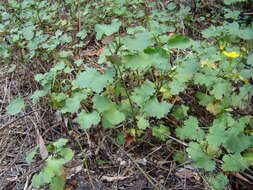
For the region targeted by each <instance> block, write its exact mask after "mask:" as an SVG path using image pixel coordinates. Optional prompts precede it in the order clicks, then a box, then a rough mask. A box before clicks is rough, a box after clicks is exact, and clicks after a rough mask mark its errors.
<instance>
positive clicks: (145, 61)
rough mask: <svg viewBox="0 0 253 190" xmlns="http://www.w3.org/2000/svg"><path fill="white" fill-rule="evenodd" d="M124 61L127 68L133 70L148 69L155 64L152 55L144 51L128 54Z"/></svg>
mask: <svg viewBox="0 0 253 190" xmlns="http://www.w3.org/2000/svg"><path fill="white" fill-rule="evenodd" d="M122 63H124V66H125V67H126V68H129V69H132V70H148V69H150V68H151V66H152V65H153V64H152V58H151V56H150V55H149V54H146V53H144V52H140V53H136V54H132V55H126V56H124V57H123V59H122Z"/></svg>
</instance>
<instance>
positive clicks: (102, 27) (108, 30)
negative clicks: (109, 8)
mask: <svg viewBox="0 0 253 190" xmlns="http://www.w3.org/2000/svg"><path fill="white" fill-rule="evenodd" d="M120 26H121V21H120V20H118V19H113V20H112V23H111V24H109V25H107V24H96V25H95V31H96V33H97V35H96V39H97V40H101V38H102V37H103V35H106V36H109V35H112V34H113V33H115V32H118V31H119V28H120Z"/></svg>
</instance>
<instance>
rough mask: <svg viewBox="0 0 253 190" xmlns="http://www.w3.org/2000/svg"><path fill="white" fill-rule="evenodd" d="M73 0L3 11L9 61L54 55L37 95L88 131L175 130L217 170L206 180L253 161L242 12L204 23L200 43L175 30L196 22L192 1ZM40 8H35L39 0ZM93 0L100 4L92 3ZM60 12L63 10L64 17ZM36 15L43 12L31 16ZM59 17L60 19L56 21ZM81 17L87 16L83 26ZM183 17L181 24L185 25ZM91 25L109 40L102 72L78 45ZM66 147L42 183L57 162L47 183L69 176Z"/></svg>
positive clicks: (197, 162) (200, 163) (205, 165)
mask: <svg viewBox="0 0 253 190" xmlns="http://www.w3.org/2000/svg"><path fill="white" fill-rule="evenodd" d="M66 2H67V5H65V4H64V3H63V4H62V3H60V2H58V3H56V4H54V5H52V4H50V3H48V2H47V1H39V2H35V1H24V2H23V4H22V6H18V4H17V2H16V1H11V3H10V5H11V7H12V8H14V9H17V11H20V12H25V13H26V14H27V15H28V16H27V15H26V14H21V18H22V22H21V21H20V18H19V17H20V16H19V15H17V14H15V13H13V12H11V11H9V12H8V11H3V12H2V17H1V19H2V21H3V24H1V25H0V29H1V33H5V39H4V40H2V41H1V42H0V43H1V45H2V46H1V47H2V48H1V49H0V53H1V55H2V56H3V58H4V59H5V60H9V61H10V59H11V57H10V55H11V53H12V52H13V51H18V52H20V56H18V60H19V61H20V63H23V64H24V65H25V64H27V61H28V59H33V60H36V59H35V58H38V57H39V58H40V59H41V60H43V61H45V62H47V63H48V64H49V63H51V62H53V63H54V64H53V65H52V66H51V67H50V69H48V71H47V72H44V73H43V74H36V75H35V80H36V81H37V82H39V83H40V85H41V89H40V90H37V91H35V93H34V94H33V95H32V97H31V98H32V99H33V100H34V102H36V101H39V99H40V98H42V97H44V96H48V97H49V98H50V103H51V105H52V106H53V107H54V109H58V110H60V112H61V113H62V114H65V115H72V114H73V115H77V117H76V121H77V122H78V123H79V125H80V128H81V129H83V130H89V129H90V128H91V127H95V126H97V125H100V124H101V125H102V126H103V127H105V128H112V129H114V127H115V126H119V125H121V124H122V125H123V126H124V128H127V129H128V130H132V131H136V130H138V131H140V132H139V133H140V135H136V136H135V137H136V138H137V139H138V138H141V136H142V134H144V133H145V132H146V131H151V133H152V135H153V136H154V137H156V138H158V139H160V140H162V141H167V140H168V139H169V138H170V137H171V136H176V138H179V139H180V140H182V141H185V142H186V143H187V144H188V147H187V148H186V152H187V153H188V155H189V158H190V159H191V160H192V162H193V165H194V166H195V167H196V168H200V169H203V170H204V171H207V172H210V176H209V177H208V180H207V181H209V183H210V184H211V185H212V186H213V187H214V188H215V189H223V188H224V186H225V185H226V184H227V183H228V180H227V177H226V176H225V175H223V172H218V171H224V172H227V171H233V172H236V171H243V170H245V169H247V168H248V167H249V166H250V165H251V164H252V163H251V162H250V158H249V154H248V153H249V152H248V150H249V149H250V148H251V147H253V136H252V134H253V132H252V127H253V125H252V123H251V122H250V120H251V119H252V116H251V115H250V111H248V110H249V109H250V108H249V104H250V98H251V97H252V96H253V86H252V74H251V73H252V71H253V64H252V59H253V56H252V55H253V54H252V50H251V49H250V48H251V47H252V45H253V33H252V31H253V30H252V25H245V24H241V23H240V22H239V20H237V19H236V18H237V17H238V15H239V12H238V11H237V10H231V9H224V10H222V11H224V13H225V18H226V19H233V20H234V22H232V23H228V22H226V21H224V22H217V24H210V26H209V27H207V28H206V29H204V30H202V31H199V33H200V34H201V35H202V36H201V37H202V38H201V39H202V40H201V41H200V40H193V39H191V38H189V37H187V36H186V35H183V34H180V33H177V32H176V31H180V30H182V31H185V27H188V26H189V27H191V29H192V26H191V25H192V22H193V20H194V18H193V14H192V13H191V8H190V7H183V6H181V8H180V6H178V5H177V4H175V3H169V4H167V5H166V6H162V7H160V6H159V4H156V3H151V4H150V5H149V6H148V5H147V4H146V3H145V2H144V1H141V0H136V1H131V4H130V3H129V1H118V0H107V1H103V4H99V3H97V2H92V3H88V4H86V3H85V1H82V0H78V1H77V0H76V1H74V0H69V1H66ZM224 2H225V3H226V4H232V3H235V2H239V1H224ZM35 6H36V7H37V9H33V8H32V7H35ZM94 7H95V8H96V10H97V11H92V10H93V8H94ZM119 7H123V8H122V9H119ZM1 10H3V9H1ZM60 10H64V11H66V15H67V17H66V18H65V19H61V15H60ZM98 13H99V14H98ZM31 14H34V15H36V17H32V19H31V17H29V15H31ZM136 15H137V16H136ZM135 17H136V19H135ZM55 18H59V20H60V21H59V22H57V23H56V24H54V22H53V21H54V19H55ZM198 19H199V18H198ZM80 20H85V21H86V23H85V24H84V25H81V24H80ZM71 21H76V22H75V24H76V25H78V27H77V26H76V25H75V24H71V23H72V22H71ZM182 22H183V23H185V25H184V26H182V25H181V24H180V25H179V24H178V23H182ZM140 23H141V24H140ZM46 26H48V27H49V28H47V29H45V28H46ZM9 28H11V29H10V30H7V29H9ZM8 31H9V32H8ZM50 32H51V34H50V35H49V34H48V33H50ZM92 32H94V33H95V35H96V36H95V38H96V40H102V41H103V39H106V38H110V39H111V40H109V41H110V42H109V43H106V44H107V45H106V46H105V47H104V51H103V53H102V54H100V55H99V58H98V64H102V63H106V66H104V67H103V69H102V71H101V70H98V69H95V68H92V67H89V66H87V65H86V64H85V62H86V60H85V58H82V57H80V55H79V53H78V52H80V51H81V48H82V47H83V45H84V44H83V43H82V42H80V41H82V40H85V39H86V37H87V36H89V34H90V33H92ZM175 32H176V33H175ZM168 34H169V35H168ZM7 42H8V43H7ZM189 91H191V93H190V94H189V95H188V92H189ZM184 96H190V97H191V99H193V100H194V102H195V104H194V105H192V104H191V103H188V102H187V101H184V100H183V97H184ZM23 107H24V103H23V101H22V100H21V99H18V101H17V100H16V101H14V102H13V103H11V104H10V105H9V107H8V108H7V111H8V113H10V114H15V113H18V112H20V111H21V109H22V108H23ZM196 107H197V108H199V109H200V108H201V109H202V108H203V109H204V110H205V111H206V112H207V114H209V115H212V117H213V118H214V119H213V120H211V121H209V122H208V123H205V122H202V121H201V117H199V115H198V114H194V113H195V112H196V111H198V110H194V109H196ZM194 111H195V112H194ZM242 113H243V114H242ZM168 116H171V117H173V118H175V119H176V120H177V121H178V122H176V123H177V125H175V124H174V123H173V124H172V123H169V122H167V121H168ZM117 132H118V131H117ZM123 133H124V132H122V131H121V132H119V133H118V135H117V142H118V143H119V144H124V134H123ZM54 146H55V145H54ZM61 150H62V149H61V148H60V150H59V151H58V152H56V153H55V154H56V155H60V156H63V158H61V159H58V158H56V157H55V156H51V157H49V158H48V159H47V166H46V167H45V169H44V170H43V171H42V174H38V175H36V176H37V177H35V178H34V180H35V182H34V184H35V186H38V185H40V184H42V183H39V182H38V179H39V178H43V176H44V175H45V173H47V172H48V171H46V170H50V169H47V168H51V163H54V162H55V164H56V165H57V168H53V169H52V171H50V172H51V174H50V175H51V177H50V179H49V178H47V179H45V180H44V179H43V180H44V181H43V180H42V182H43V183H52V184H55V183H56V182H58V181H60V183H59V184H64V182H63V180H62V179H61V178H60V176H61V175H62V173H61V171H60V170H61V169H62V167H63V164H64V163H65V162H66V161H67V160H69V159H67V160H66V159H65V158H64V155H62V154H64V153H61ZM68 154H69V155H70V150H68ZM31 155H34V152H32V154H31ZM71 157H72V156H71ZM68 158H70V156H69V157H68ZM28 160H30V159H28ZM179 160H181V161H182V160H184V157H183V156H182V155H177V156H175V161H179ZM48 165H49V166H48ZM59 168H60V169H59ZM211 172H216V173H217V175H216V176H213V175H211ZM50 175H48V176H50ZM55 180H56V181H55Z"/></svg>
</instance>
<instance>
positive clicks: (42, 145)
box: [36, 130, 48, 160]
mask: <svg viewBox="0 0 253 190" xmlns="http://www.w3.org/2000/svg"><path fill="white" fill-rule="evenodd" d="M36 131H37V142H38V144H39V149H40V156H41V158H42V159H43V160H44V159H46V158H47V157H48V151H47V147H46V145H45V142H44V140H43V138H42V136H41V135H40V132H39V130H36Z"/></svg>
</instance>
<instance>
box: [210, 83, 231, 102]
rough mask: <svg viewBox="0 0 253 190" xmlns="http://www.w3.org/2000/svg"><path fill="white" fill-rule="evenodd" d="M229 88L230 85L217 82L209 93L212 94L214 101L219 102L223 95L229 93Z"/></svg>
mask: <svg viewBox="0 0 253 190" xmlns="http://www.w3.org/2000/svg"><path fill="white" fill-rule="evenodd" d="M231 88H232V86H231V85H230V83H228V82H219V83H216V84H215V85H214V86H213V90H211V91H210V93H211V94H213V95H214V97H215V98H216V99H218V100H221V99H222V98H223V95H224V94H227V93H229V91H230V90H231Z"/></svg>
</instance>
